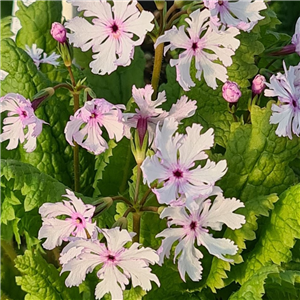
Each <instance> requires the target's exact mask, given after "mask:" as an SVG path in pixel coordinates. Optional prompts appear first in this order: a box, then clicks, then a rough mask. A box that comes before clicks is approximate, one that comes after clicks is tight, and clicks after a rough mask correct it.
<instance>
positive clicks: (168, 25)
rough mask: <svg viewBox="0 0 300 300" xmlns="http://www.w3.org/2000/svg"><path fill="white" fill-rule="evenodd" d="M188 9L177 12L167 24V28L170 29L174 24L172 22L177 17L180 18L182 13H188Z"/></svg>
mask: <svg viewBox="0 0 300 300" xmlns="http://www.w3.org/2000/svg"><path fill="white" fill-rule="evenodd" d="M186 13H187V11H186V10H182V11H179V12H178V13H176V14H175V15H174V16H173V17H172V18H171V19H170V21H169V22H168V24H167V25H166V30H168V29H170V28H171V26H172V23H173V22H174V21H175V20H176V19H177V18H179V17H180V16H181V15H184V14H186Z"/></svg>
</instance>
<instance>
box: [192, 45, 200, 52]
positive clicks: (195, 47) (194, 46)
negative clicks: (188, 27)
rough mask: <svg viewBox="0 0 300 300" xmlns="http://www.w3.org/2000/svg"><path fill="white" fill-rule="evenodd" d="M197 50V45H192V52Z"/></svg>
mask: <svg viewBox="0 0 300 300" xmlns="http://www.w3.org/2000/svg"><path fill="white" fill-rule="evenodd" d="M198 48H199V47H198V43H193V45H192V49H193V50H194V51H196V50H197V49H198Z"/></svg>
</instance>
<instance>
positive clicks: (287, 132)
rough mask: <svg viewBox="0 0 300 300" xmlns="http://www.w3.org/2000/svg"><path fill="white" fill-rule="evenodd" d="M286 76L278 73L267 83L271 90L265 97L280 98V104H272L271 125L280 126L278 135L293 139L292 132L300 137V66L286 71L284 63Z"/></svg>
mask: <svg viewBox="0 0 300 300" xmlns="http://www.w3.org/2000/svg"><path fill="white" fill-rule="evenodd" d="M283 67H284V70H285V74H281V73H278V74H277V75H276V76H275V75H273V76H272V77H271V78H270V83H266V86H267V87H268V88H269V89H266V90H265V96H267V97H276V96H277V97H278V100H279V104H278V105H277V104H272V107H271V109H272V112H273V113H272V116H271V118H270V124H278V127H277V129H276V134H277V135H278V136H288V137H289V138H290V139H292V132H293V133H294V134H296V135H297V136H299V135H300V86H299V85H298V84H299V78H300V68H299V67H300V64H298V66H296V67H290V68H289V69H288V70H287V69H286V66H285V63H284V62H283Z"/></svg>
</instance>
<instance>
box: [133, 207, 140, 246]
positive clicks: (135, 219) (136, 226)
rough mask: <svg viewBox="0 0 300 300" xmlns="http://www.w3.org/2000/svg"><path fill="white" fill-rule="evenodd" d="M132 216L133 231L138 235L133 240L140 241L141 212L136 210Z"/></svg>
mask: <svg viewBox="0 0 300 300" xmlns="http://www.w3.org/2000/svg"><path fill="white" fill-rule="evenodd" d="M132 217H133V232H135V233H136V235H135V236H134V237H133V239H132V242H133V243H135V242H137V243H138V242H139V240H140V227H141V213H140V212H135V213H133V214H132Z"/></svg>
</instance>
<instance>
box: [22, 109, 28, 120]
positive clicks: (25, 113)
mask: <svg viewBox="0 0 300 300" xmlns="http://www.w3.org/2000/svg"><path fill="white" fill-rule="evenodd" d="M21 116H22V117H24V118H26V117H27V112H26V111H25V110H22V112H21Z"/></svg>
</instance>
